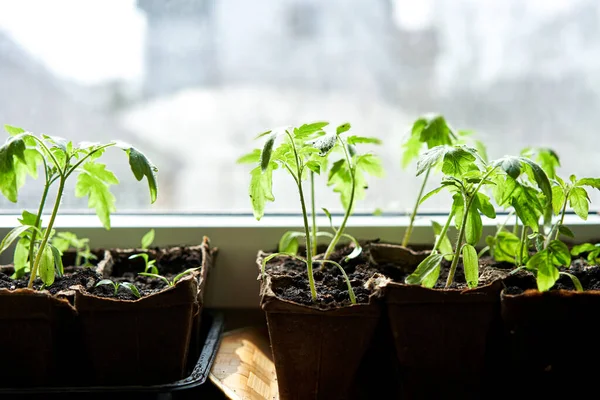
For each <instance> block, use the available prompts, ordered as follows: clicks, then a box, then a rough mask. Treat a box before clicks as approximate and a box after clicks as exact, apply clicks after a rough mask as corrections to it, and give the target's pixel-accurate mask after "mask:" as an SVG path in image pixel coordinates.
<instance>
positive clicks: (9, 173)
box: [0, 135, 27, 203]
mask: <svg viewBox="0 0 600 400" xmlns="http://www.w3.org/2000/svg"><path fill="white" fill-rule="evenodd" d="M25 149H26V147H25V142H24V141H23V136H22V135H19V136H11V137H9V138H8V140H7V141H6V143H5V144H4V145H3V146H2V147H0V191H1V192H2V194H3V195H4V196H5V197H6V198H7V199H8V200H9V201H11V202H13V203H16V202H17V195H18V191H19V183H21V182H19V180H18V171H19V165H22V164H26V163H27V160H26V159H25Z"/></svg>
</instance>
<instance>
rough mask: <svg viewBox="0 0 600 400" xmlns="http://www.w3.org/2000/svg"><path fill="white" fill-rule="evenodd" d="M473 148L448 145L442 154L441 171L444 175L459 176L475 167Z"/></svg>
mask: <svg viewBox="0 0 600 400" xmlns="http://www.w3.org/2000/svg"><path fill="white" fill-rule="evenodd" d="M474 153H475V149H471V148H468V147H466V146H455V147H450V148H449V149H448V150H447V151H446V153H445V154H444V163H443V164H442V172H443V173H444V174H446V175H450V176H457V177H460V176H462V175H463V174H465V173H467V172H468V171H473V170H476V169H477V166H476V164H475V160H476V159H477V158H476V157H475V155H474Z"/></svg>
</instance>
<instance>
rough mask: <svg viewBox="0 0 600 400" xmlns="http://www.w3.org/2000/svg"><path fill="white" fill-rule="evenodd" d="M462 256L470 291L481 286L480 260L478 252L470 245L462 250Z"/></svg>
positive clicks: (466, 245)
mask: <svg viewBox="0 0 600 400" xmlns="http://www.w3.org/2000/svg"><path fill="white" fill-rule="evenodd" d="M462 255H463V267H464V269H465V279H466V281H467V286H469V288H470V289H473V288H476V287H477V285H478V284H479V258H478V257H477V250H475V247H473V246H471V245H470V244H465V245H464V246H463V248H462Z"/></svg>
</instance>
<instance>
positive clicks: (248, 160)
mask: <svg viewBox="0 0 600 400" xmlns="http://www.w3.org/2000/svg"><path fill="white" fill-rule="evenodd" d="M260 153H261V151H260V149H254V150H252V151H251V152H250V153H248V154H244V155H243V156H241V157H240V158H238V159H237V160H236V163H237V164H256V163H258V162H259V161H260Z"/></svg>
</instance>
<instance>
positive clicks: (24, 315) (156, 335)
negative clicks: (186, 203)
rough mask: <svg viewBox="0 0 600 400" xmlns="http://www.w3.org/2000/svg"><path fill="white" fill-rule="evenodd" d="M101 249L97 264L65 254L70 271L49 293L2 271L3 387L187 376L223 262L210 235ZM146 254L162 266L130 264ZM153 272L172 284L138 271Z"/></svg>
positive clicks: (149, 381) (129, 382) (165, 379)
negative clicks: (212, 279)
mask: <svg viewBox="0 0 600 400" xmlns="http://www.w3.org/2000/svg"><path fill="white" fill-rule="evenodd" d="M92 253H93V254H94V256H95V258H96V260H95V261H94V262H92V265H91V266H79V267H75V266H74V265H75V264H76V262H75V257H76V254H75V253H74V252H65V253H64V255H63V265H64V274H63V275H62V276H57V277H56V280H55V282H54V284H52V285H51V286H50V287H49V288H47V289H46V290H39V289H40V285H41V281H39V279H38V280H36V282H35V284H34V288H33V289H29V288H28V287H27V286H28V280H29V276H28V274H27V275H26V276H24V277H21V278H19V279H11V274H12V272H13V267H12V266H4V267H2V272H0V324H1V328H0V342H1V343H3V347H2V356H1V358H0V376H1V377H2V378H1V382H2V385H1V386H2V388H7V387H11V388H15V387H16V388H19V387H27V388H32V387H82V386H88V387H109V386H136V385H157V384H163V383H169V382H175V381H178V380H180V379H182V378H185V377H187V374H188V373H189V371H190V368H193V366H194V363H195V362H196V360H198V357H199V355H200V353H201V351H202V346H203V343H202V341H201V335H200V332H201V330H202V329H203V324H201V322H202V320H203V318H201V316H202V309H203V296H204V291H205V289H204V288H205V284H206V279H207V276H208V273H209V270H210V269H211V267H212V265H213V258H214V257H215V256H216V249H215V248H211V247H210V243H209V240H208V238H206V237H205V238H204V240H203V242H202V244H200V245H196V246H181V247H179V246H171V247H165V248H159V247H155V248H150V249H144V250H142V249H99V250H94V251H93V252H92ZM141 253H144V254H147V255H148V257H147V259H148V262H149V263H150V266H151V267H156V268H157V269H156V270H153V269H146V268H147V264H146V257H134V258H133V259H130V256H132V255H135V254H141ZM152 261H154V262H152ZM188 269H189V271H188ZM144 270H146V271H148V270H150V271H153V272H156V273H157V274H158V275H160V276H162V277H163V278H164V279H163V278H157V277H152V276H142V275H138V272H139V271H144ZM185 271H187V272H185ZM182 272H185V273H183V274H181V273H182ZM38 282H39V283H38ZM132 284H134V285H133V286H132Z"/></svg>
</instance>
